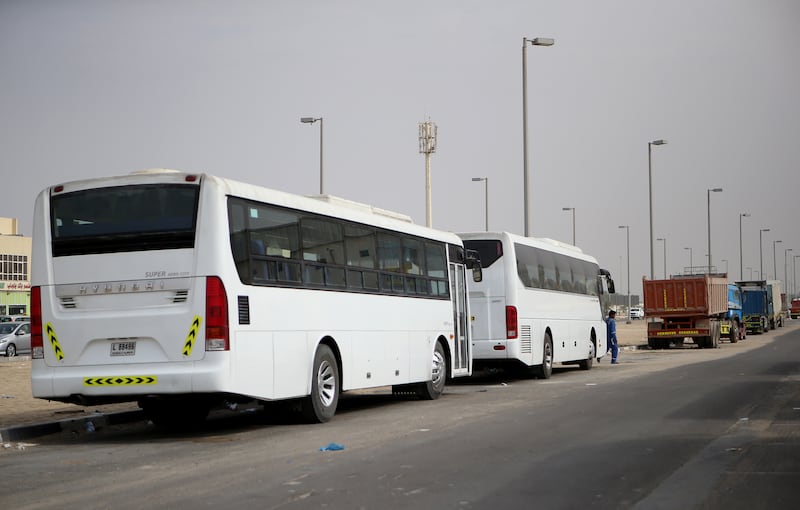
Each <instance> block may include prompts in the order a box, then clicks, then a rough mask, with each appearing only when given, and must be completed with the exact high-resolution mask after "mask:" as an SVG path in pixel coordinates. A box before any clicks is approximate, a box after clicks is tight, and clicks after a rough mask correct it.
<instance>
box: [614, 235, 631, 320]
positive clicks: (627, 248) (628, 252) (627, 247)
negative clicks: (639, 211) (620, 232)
mask: <svg viewBox="0 0 800 510" xmlns="http://www.w3.org/2000/svg"><path fill="white" fill-rule="evenodd" d="M617 228H624V229H625V251H626V256H625V257H626V258H627V259H628V320H626V321H625V323H626V324H630V323H631V226H630V225H620V226H619V227H617Z"/></svg>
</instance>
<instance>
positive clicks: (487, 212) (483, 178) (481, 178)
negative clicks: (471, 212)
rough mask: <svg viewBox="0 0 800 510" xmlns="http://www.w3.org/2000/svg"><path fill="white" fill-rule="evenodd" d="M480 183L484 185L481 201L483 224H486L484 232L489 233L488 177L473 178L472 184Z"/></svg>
mask: <svg viewBox="0 0 800 510" xmlns="http://www.w3.org/2000/svg"><path fill="white" fill-rule="evenodd" d="M481 181H483V183H484V187H483V188H484V189H483V193H484V199H483V204H484V206H483V207H484V218H485V221H484V223H485V224H486V231H487V232H488V231H489V178H488V177H473V178H472V182H481Z"/></svg>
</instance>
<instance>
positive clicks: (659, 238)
mask: <svg viewBox="0 0 800 510" xmlns="http://www.w3.org/2000/svg"><path fill="white" fill-rule="evenodd" d="M656 241H666V239H664V238H663V237H657V238H656Z"/></svg>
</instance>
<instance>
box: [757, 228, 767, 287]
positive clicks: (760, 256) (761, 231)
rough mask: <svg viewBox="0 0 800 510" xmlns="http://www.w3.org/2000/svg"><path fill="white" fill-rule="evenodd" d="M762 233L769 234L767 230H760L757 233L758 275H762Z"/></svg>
mask: <svg viewBox="0 0 800 510" xmlns="http://www.w3.org/2000/svg"><path fill="white" fill-rule="evenodd" d="M764 232H769V229H768V228H762V229H760V230H759V231H758V274H759V275H762V274H764V243H763V241H762V236H761V234H763V233H764Z"/></svg>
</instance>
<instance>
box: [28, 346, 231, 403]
mask: <svg viewBox="0 0 800 510" xmlns="http://www.w3.org/2000/svg"><path fill="white" fill-rule="evenodd" d="M228 366H229V365H228V356H227V354H222V353H219V354H214V355H213V356H206V358H205V359H204V360H202V361H189V362H170V363H143V364H130V365H102V366H83V367H58V366H56V367H54V366H47V365H45V363H44V361H42V360H32V370H31V390H32V393H33V396H34V397H36V398H41V399H46V400H56V401H61V402H71V403H76V404H81V405H93V404H99V403H108V402H129V401H135V400H138V399H140V398H141V397H143V396H148V395H179V394H192V393H223V392H227V391H228V388H226V387H225V386H224V381H225V380H226V379H227V377H226V376H227V373H228Z"/></svg>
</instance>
